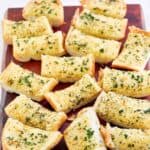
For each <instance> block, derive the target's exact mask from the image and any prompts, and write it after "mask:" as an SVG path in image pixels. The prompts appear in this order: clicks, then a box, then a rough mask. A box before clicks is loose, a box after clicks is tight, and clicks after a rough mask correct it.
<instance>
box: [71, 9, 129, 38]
mask: <svg viewBox="0 0 150 150" xmlns="http://www.w3.org/2000/svg"><path fill="white" fill-rule="evenodd" d="M127 23H128V20H127V19H118V18H112V17H106V16H103V15H98V14H95V13H92V12H91V11H89V10H88V9H83V11H82V12H81V13H80V14H79V9H77V10H76V12H75V15H74V18H73V21H72V24H73V26H75V28H77V29H79V30H81V31H82V32H85V33H87V34H90V35H94V36H97V37H100V38H105V39H112V40H120V39H123V38H124V37H125V32H126V27H127Z"/></svg>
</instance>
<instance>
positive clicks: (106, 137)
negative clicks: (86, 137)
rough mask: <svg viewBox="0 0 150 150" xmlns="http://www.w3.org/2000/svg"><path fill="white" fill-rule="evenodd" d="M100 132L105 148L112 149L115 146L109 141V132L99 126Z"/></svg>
mask: <svg viewBox="0 0 150 150" xmlns="http://www.w3.org/2000/svg"><path fill="white" fill-rule="evenodd" d="M100 132H101V134H102V137H103V139H104V142H105V144H106V146H107V147H109V148H110V149H114V148H115V145H114V143H113V141H112V139H111V134H110V131H109V130H108V129H106V128H104V127H103V126H102V125H101V127H100Z"/></svg>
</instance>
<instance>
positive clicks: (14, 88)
mask: <svg viewBox="0 0 150 150" xmlns="http://www.w3.org/2000/svg"><path fill="white" fill-rule="evenodd" d="M0 83H1V85H2V87H3V88H4V89H5V90H7V91H9V92H14V93H17V94H24V95H26V96H27V97H30V98H32V99H33V100H36V101H41V100H43V99H44V94H45V93H47V92H48V91H50V90H52V89H53V88H54V87H55V86H56V85H57V84H58V81H57V80H56V79H54V78H45V77H42V76H40V75H37V74H35V73H33V72H31V71H29V70H27V69H23V68H22V67H20V66H19V65H17V64H15V63H13V62H11V63H10V64H9V65H8V66H7V67H6V69H4V71H3V72H2V73H1V75H0Z"/></svg>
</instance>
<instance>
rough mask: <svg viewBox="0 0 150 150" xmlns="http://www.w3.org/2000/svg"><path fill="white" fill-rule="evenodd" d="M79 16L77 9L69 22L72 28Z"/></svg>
mask: <svg viewBox="0 0 150 150" xmlns="http://www.w3.org/2000/svg"><path fill="white" fill-rule="evenodd" d="M79 14H80V9H79V8H77V9H76V10H75V13H74V15H73V18H72V21H71V25H72V26H75V23H76V20H77V18H78V17H79Z"/></svg>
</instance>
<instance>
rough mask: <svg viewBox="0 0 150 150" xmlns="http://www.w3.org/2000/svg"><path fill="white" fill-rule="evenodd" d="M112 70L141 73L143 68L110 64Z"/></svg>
mask: <svg viewBox="0 0 150 150" xmlns="http://www.w3.org/2000/svg"><path fill="white" fill-rule="evenodd" d="M111 67H112V68H118V69H125V70H130V71H141V70H144V68H142V69H141V68H139V67H138V66H134V67H133V66H127V65H124V64H114V63H112V65H111Z"/></svg>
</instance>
